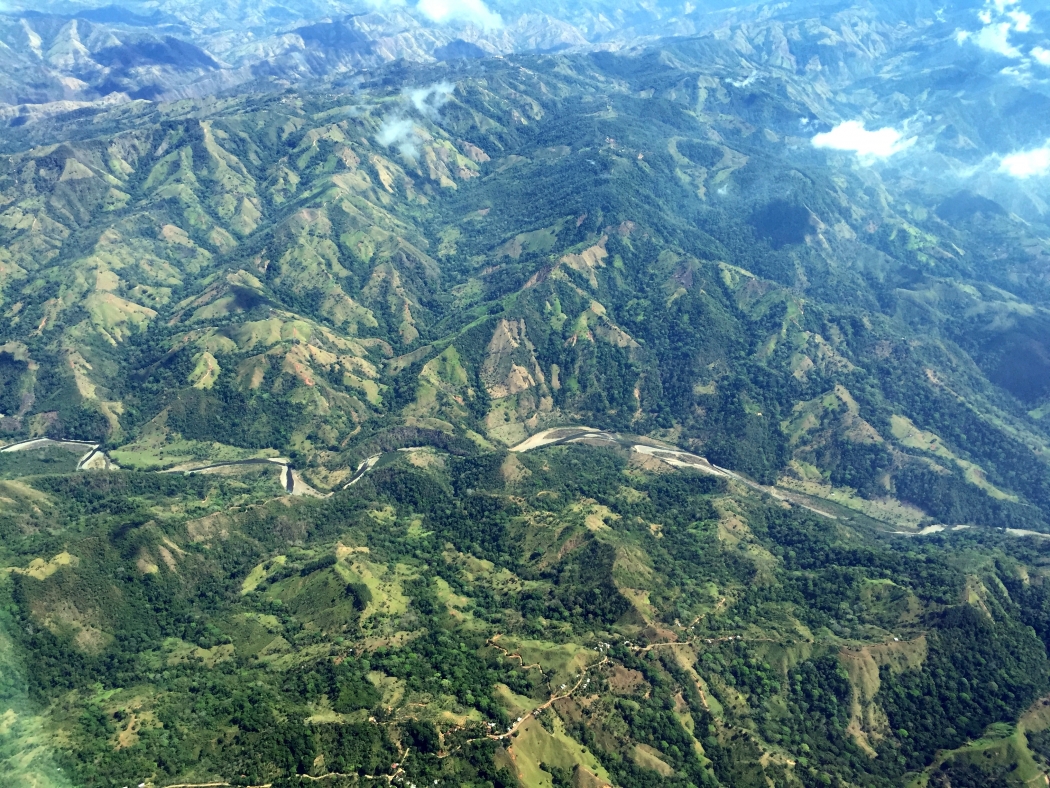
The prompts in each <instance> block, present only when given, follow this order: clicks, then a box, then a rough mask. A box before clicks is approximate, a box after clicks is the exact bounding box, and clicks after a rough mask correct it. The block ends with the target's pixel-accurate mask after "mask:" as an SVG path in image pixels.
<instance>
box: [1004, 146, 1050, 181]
mask: <svg viewBox="0 0 1050 788" xmlns="http://www.w3.org/2000/svg"><path fill="white" fill-rule="evenodd" d="M999 169H1000V170H1001V171H1002V172H1005V173H1007V174H1009V175H1012V176H1014V177H1015V178H1031V177H1032V176H1034V175H1048V174H1050V142H1048V143H1047V144H1046V145H1044V146H1043V147H1041V148H1035V149H1034V150H1026V151H1019V152H1018V153H1011V154H1010V155H1009V156H1004V157H1003V160H1002V162H1001V163H1000V164H999Z"/></svg>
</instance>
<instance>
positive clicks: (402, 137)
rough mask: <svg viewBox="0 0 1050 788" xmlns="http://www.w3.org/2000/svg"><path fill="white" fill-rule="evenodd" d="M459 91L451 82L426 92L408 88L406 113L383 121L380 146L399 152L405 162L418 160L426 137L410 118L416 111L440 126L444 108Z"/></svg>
mask: <svg viewBox="0 0 1050 788" xmlns="http://www.w3.org/2000/svg"><path fill="white" fill-rule="evenodd" d="M455 89H456V86H455V85H453V84H452V83H451V82H435V83H434V84H433V85H428V86H427V87H425V88H405V89H404V90H403V91H401V103H402V109H399V110H397V111H395V112H391V113H390V114H388V115H387V116H386V117H384V118H383V123H382V124H381V125H380V127H379V131H378V132H377V133H376V142H378V143H379V144H380V145H383V146H384V147H387V148H397V149H398V151H400V153H401V155H402V156H404V157H405V158H408V159H418V158H419V153H420V145H421V144H422V142H423V136H422V135H421V134H420V132H419V131H418V130H417V129H416V124H415V122H414V121H413V120H412V119H411V118H410V117H408V115H410V114H411V111H412V110H413V109H414V110H415V111H416V112H418V113H419V114H420V115H422V116H423V117H424V118H426V119H427V120H430V121H434V122H436V121H437V120H439V119H440V110H441V108H442V107H443V106H444V105H445V104H446V103H447V102H448V100H449V97H450V96H451V95H452V91H453V90H455Z"/></svg>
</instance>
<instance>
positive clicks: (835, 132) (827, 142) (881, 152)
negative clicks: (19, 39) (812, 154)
mask: <svg viewBox="0 0 1050 788" xmlns="http://www.w3.org/2000/svg"><path fill="white" fill-rule="evenodd" d="M914 144H915V138H914V137H913V138H911V139H904V138H903V135H902V134H901V133H900V132H899V131H897V130H896V129H894V128H889V127H887V128H884V129H877V130H875V131H868V130H867V129H866V128H864V123H863V122H862V121H859V120H847V121H846V122H844V123H840V124H839V125H837V126H836V127H835V128H833V129H832V130H831V131H826V132H824V133H822V134H818V135H817V136H815V137H814V138H813V147H814V148H830V149H831V150H845V151H852V152H853V153H856V154H857V155H858V156H861V157H864V158H876V159H883V158H886V157H887V156H892V155H893V154H895V153H900V152H901V151H902V150H905V149H907V148H910V147H911V146H912V145H914Z"/></svg>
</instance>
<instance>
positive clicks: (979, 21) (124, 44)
mask: <svg viewBox="0 0 1050 788" xmlns="http://www.w3.org/2000/svg"><path fill="white" fill-rule="evenodd" d="M1047 14H1048V12H1047V11H1046V10H1044V9H1037V8H1035V7H1034V4H1033V8H1032V9H1030V10H1026V9H1025V6H1024V4H1023V3H999V2H995V3H992V2H990V3H979V2H971V3H959V4H952V5H951V6H950V7H944V8H941V7H936V6H934V5H932V4H927V3H915V2H907V3H891V2H886V3H870V2H869V3H861V4H836V3H830V2H829V3H818V2H805V3H787V4H781V5H777V6H761V5H755V6H748V7H730V6H728V4H721V5H720V4H717V3H711V4H700V5H695V4H693V3H685V4H679V5H673V4H645V5H644V6H643V5H637V6H632V5H618V6H616V7H611V6H604V5H602V4H601V3H581V4H559V3H547V4H540V5H536V4H528V5H522V4H515V3H496V4H492V5H491V7H489V6H487V5H485V4H484V3H482V2H480V0H479V1H478V2H476V3H471V2H432V3H428V2H421V3H419V4H418V5H412V4H405V3H400V4H399V3H376V4H371V3H363V4H357V5H354V4H352V3H328V4H285V5H280V4H276V3H272V4H271V3H261V4H250V5H238V4H234V3H230V4H218V5H217V4H212V3H208V4H202V5H195V4H192V3H183V2H169V3H145V4H139V5H134V4H130V5H125V6H117V5H110V6H104V7H98V8H89V7H77V6H72V5H62V4H51V5H49V6H47V7H46V8H44V9H40V8H39V7H36V6H34V7H33V9H32V10H28V9H26V10H22V11H19V10H18V8H17V7H11V6H7V7H5V8H4V9H3V12H2V15H0V44H2V49H0V58H2V65H3V68H2V69H0V102H2V103H0V121H2V122H5V123H7V124H8V125H9V126H18V125H20V124H23V123H27V122H32V121H34V120H36V119H39V118H41V117H53V116H55V115H61V114H62V113H68V112H71V111H80V112H84V111H88V112H91V111H94V110H95V109H98V108H100V107H104V106H108V105H112V104H115V103H122V102H133V101H137V100H151V101H152V100H168V101H170V100H175V99H178V98H191V97H203V96H208V95H220V94H222V93H223V92H229V91H231V90H260V91H265V90H272V89H277V88H279V87H281V86H288V85H309V84H313V83H316V82H318V81H319V80H325V79H328V80H332V79H338V80H340V81H342V82H343V83H347V84H349V83H348V82H347V81H348V80H350V81H351V82H352V81H353V80H354V79H355V75H357V76H359V75H361V74H363V73H364V72H366V71H368V70H369V69H374V68H377V67H380V66H382V65H384V64H388V63H393V62H399V61H400V62H416V63H421V64H422V63H433V62H445V63H448V64H450V65H451V64H454V63H456V62H457V61H460V60H463V59H475V58H489V57H500V56H505V55H511V54H514V53H526V52H558V51H564V52H568V51H576V52H597V51H616V52H629V51H630V50H631V49H632V48H634V47H639V46H644V45H645V44H646V43H647V42H648V43H651V42H653V41H656V40H657V39H660V38H662V37H668V36H670V37H675V36H679V37H680V36H696V35H700V36H703V37H705V39H706V40H707V41H709V42H710V45H711V47H712V55H713V62H712V66H713V67H714V66H715V64H717V70H718V71H719V72H720V73H722V74H723V76H722V77H721V78H723V79H731V80H735V81H736V82H739V83H746V84H748V85H753V86H754V90H755V91H756V93H757V92H761V91H763V90H767V89H775V90H786V91H788V92H789V94H790V95H791V96H792V98H793V99H794V100H795V101H796V102H798V107H797V109H798V111H797V115H796V116H795V117H791V118H786V117H785V118H769V119H767V120H768V121H770V122H771V123H772V125H773V126H774V127H775V129H776V131H777V133H780V134H785V135H788V136H791V137H800V138H807V137H808V138H813V137H814V136H816V135H817V134H820V133H822V132H828V131H830V130H831V129H832V128H834V127H836V126H838V125H839V124H846V125H844V126H843V127H842V128H841V129H840V130H839V131H838V132H837V136H836V137H828V138H826V139H827V140H830V141H831V142H833V143H834V144H832V145H826V146H825V147H831V148H832V149H839V150H844V151H847V152H850V153H852V154H857V155H858V156H859V158H860V159H861V161H863V162H865V163H871V162H874V161H876V160H890V158H891V157H892V163H893V164H894V166H896V167H899V168H901V171H902V174H903V173H904V172H907V177H909V178H915V179H921V180H923V181H930V180H934V181H939V182H942V183H943V185H944V188H945V189H951V188H953V187H954V188H965V189H970V190H974V189H975V190H977V191H979V192H981V193H982V194H985V195H986V196H988V197H989V198H992V199H995V200H998V201H1001V202H1002V203H1003V205H1004V206H1005V207H1006V208H1007V209H1009V210H1011V211H1015V212H1017V213H1019V214H1020V215H1022V216H1025V217H1026V218H1036V217H1041V216H1042V215H1043V213H1044V212H1045V211H1046V210H1047V204H1046V202H1045V191H1044V192H1043V193H1042V194H1041V193H1040V190H1039V188H1038V176H1040V175H1043V174H1045V173H1046V172H1047V159H1048V156H1050V154H1047V153H1046V151H1047V147H1046V146H1047V144H1048V142H1047V139H1046V137H1045V135H1044V134H1043V133H1042V131H1041V129H1042V124H1041V122H1040V121H1041V119H1042V118H1044V117H1045V116H1046V112H1047V109H1048V90H1050V49H1048V48H1047V47H1048V46H1050V44H1048V42H1047V38H1046V33H1045V26H1046V24H1047V20H1048V16H1047ZM715 53H717V54H715ZM714 70H715V69H714V68H713V69H712V71H714ZM851 130H854V131H855V132H857V133H859V136H857V135H856V134H855V136H854V138H849V137H848V133H849V132H850V131H851ZM880 130H885V131H880ZM865 131H869V132H874V133H884V134H890V135H895V136H896V137H899V138H900V141H901V146H900V147H899V149H898V148H893V147H892V146H891V147H890V148H887V149H885V150H873V149H869V147H868V146H869V142H868V141H867V137H865V135H864V132H865ZM898 150H899V155H897V154H898ZM1033 176H1036V180H1034V181H1033V180H1032V178H1033Z"/></svg>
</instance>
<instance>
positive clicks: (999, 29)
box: [973, 22, 1021, 57]
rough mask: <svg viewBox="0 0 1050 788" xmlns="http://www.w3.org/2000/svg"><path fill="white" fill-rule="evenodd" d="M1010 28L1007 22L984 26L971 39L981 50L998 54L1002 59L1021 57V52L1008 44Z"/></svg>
mask: <svg viewBox="0 0 1050 788" xmlns="http://www.w3.org/2000/svg"><path fill="white" fill-rule="evenodd" d="M1011 28H1012V25H1011V24H1010V23H1009V22H999V23H997V24H994V25H985V26H984V27H982V28H981V29H980V30H979V31H978V32H977V34H976V35H975V36H974V37H973V42H974V43H975V44H977V46H979V47H980V48H981V49H987V50H988V51H989V52H998V53H999V54H1000V55H1003V56H1004V57H1021V50H1020V49H1018V48H1017V47H1015V46H1013V45H1012V44H1011V43H1010V30H1011Z"/></svg>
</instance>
